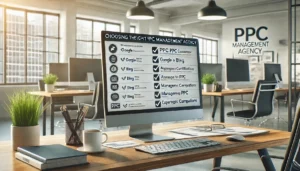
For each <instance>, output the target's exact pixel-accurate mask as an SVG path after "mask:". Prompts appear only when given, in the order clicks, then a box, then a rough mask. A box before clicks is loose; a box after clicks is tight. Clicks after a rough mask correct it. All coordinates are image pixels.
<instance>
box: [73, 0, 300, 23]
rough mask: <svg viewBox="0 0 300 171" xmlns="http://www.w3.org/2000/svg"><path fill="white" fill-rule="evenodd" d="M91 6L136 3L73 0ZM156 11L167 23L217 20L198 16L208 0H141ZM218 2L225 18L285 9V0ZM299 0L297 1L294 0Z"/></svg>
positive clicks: (131, 2) (117, 7)
mask: <svg viewBox="0 0 300 171" xmlns="http://www.w3.org/2000/svg"><path fill="white" fill-rule="evenodd" d="M76 1H78V2H81V3H87V4H90V5H94V6H104V7H109V8H111V9H114V10H118V11H119V12H120V13H125V12H126V11H127V10H128V9H129V8H130V7H133V6H135V4H136V2H137V0H76ZM144 1H145V3H146V4H147V5H148V6H150V7H151V8H152V9H154V10H155V12H156V13H159V14H162V15H166V17H169V20H168V23H169V24H173V25H189V24H196V25H197V26H198V27H200V26H202V27H204V25H217V26H219V24H220V22H207V21H200V20H198V19H197V12H198V11H199V10H200V9H201V8H203V7H205V6H207V4H208V2H209V0H144ZM215 1H216V3H217V5H218V6H220V7H222V8H224V9H225V10H226V11H227V15H228V19H236V18H240V17H245V16H253V15H265V14H273V13H274V14H275V13H278V12H282V11H287V2H288V0H215ZM297 1H298V0H297Z"/></svg>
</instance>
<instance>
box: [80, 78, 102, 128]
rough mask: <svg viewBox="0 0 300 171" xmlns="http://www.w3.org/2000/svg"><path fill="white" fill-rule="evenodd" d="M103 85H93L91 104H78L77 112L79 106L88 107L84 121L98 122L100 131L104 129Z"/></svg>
mask: <svg viewBox="0 0 300 171" xmlns="http://www.w3.org/2000/svg"><path fill="white" fill-rule="evenodd" d="M102 88H103V85H102V83H101V82H96V83H95V90H94V92H93V96H92V103H91V104H87V103H81V102H79V103H78V110H79V109H80V107H81V106H83V105H87V106H89V107H90V109H89V111H88V114H87V115H86V117H85V119H86V120H99V121H100V129H103V128H104V106H103V91H102Z"/></svg>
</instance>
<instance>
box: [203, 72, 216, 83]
mask: <svg viewBox="0 0 300 171" xmlns="http://www.w3.org/2000/svg"><path fill="white" fill-rule="evenodd" d="M215 81H216V76H215V75H214V74H204V75H203V76H202V78H201V82H202V83H203V84H213V83H214V82H215Z"/></svg>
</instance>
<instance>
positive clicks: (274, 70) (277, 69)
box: [264, 63, 282, 82]
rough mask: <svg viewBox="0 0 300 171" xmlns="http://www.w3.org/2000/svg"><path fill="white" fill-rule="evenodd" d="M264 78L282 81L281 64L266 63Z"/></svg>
mask: <svg viewBox="0 0 300 171" xmlns="http://www.w3.org/2000/svg"><path fill="white" fill-rule="evenodd" d="M264 76H265V77H264V80H266V81H277V82H280V81H282V78H281V65H280V64H266V63H265V64H264Z"/></svg>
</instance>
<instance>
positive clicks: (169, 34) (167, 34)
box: [159, 30, 173, 37]
mask: <svg viewBox="0 0 300 171" xmlns="http://www.w3.org/2000/svg"><path fill="white" fill-rule="evenodd" d="M159 35H160V36H170V37H173V32H171V31H165V30H159Z"/></svg>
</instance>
